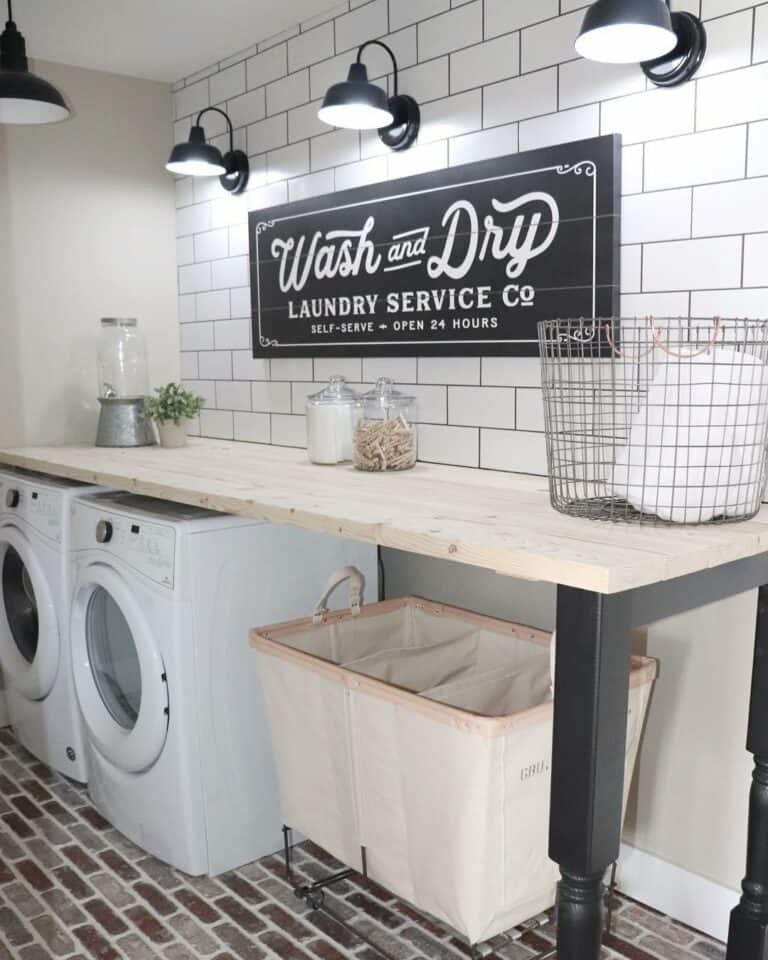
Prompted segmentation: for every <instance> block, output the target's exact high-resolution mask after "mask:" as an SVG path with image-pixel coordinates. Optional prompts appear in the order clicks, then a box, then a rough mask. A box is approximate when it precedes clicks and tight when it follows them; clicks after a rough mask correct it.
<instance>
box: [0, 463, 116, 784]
mask: <svg viewBox="0 0 768 960" xmlns="http://www.w3.org/2000/svg"><path fill="white" fill-rule="evenodd" d="M95 489H97V488H95V487H91V486H86V485H85V484H79V483H77V482H76V481H72V480H61V479H59V478H56V477H48V476H44V475H42V474H34V473H30V472H28V471H22V470H12V469H7V468H6V469H3V470H2V471H0V580H1V581H2V589H0V667H1V668H2V672H3V676H4V682H5V688H6V690H5V693H6V699H7V706H8V715H9V720H10V723H11V725H12V727H13V730H14V733H15V735H16V738H17V739H18V741H19V742H20V743H21V744H22V745H23V746H24V747H26V748H27V750H29V752H30V753H32V754H33V755H34V756H36V757H37V758H38V759H40V760H42V761H43V762H44V763H46V764H48V765H49V766H50V767H53V768H54V769H55V770H58V771H60V772H61V773H63V774H65V775H66V776H68V777H70V778H72V779H73V780H78V781H80V782H85V781H86V779H87V768H86V762H85V749H84V743H85V741H84V737H83V727H82V721H81V719H80V714H79V711H78V709H77V701H76V699H75V693H74V686H73V682H72V666H71V656H70V652H69V619H70V611H69V599H70V588H71V584H70V569H69V559H68V550H69V516H70V503H71V500H72V498H73V497H74V496H76V495H77V494H79V493H83V492H87V491H93V490H95Z"/></svg>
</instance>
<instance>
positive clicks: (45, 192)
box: [0, 62, 179, 444]
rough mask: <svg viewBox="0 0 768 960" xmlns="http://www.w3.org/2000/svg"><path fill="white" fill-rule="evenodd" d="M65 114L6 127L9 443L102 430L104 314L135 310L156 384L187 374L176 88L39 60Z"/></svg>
mask: <svg viewBox="0 0 768 960" xmlns="http://www.w3.org/2000/svg"><path fill="white" fill-rule="evenodd" d="M33 69H36V70H37V71H38V72H39V73H41V74H42V75H43V76H45V77H46V78H47V79H49V80H51V81H52V82H53V83H55V84H56V85H57V86H58V87H59V88H60V89H61V90H62V92H63V93H64V95H65V97H66V98H67V100H68V101H69V103H70V104H71V105H72V107H73V111H74V115H73V117H72V118H71V119H70V120H68V121H67V122H65V123H61V124H54V125H51V126H42V127H10V126H6V127H0V223H1V224H2V229H0V290H2V295H1V296H0V337H1V338H2V339H1V341H0V343H1V347H0V443H2V444H9V443H21V442H24V443H42V442H57V443H60V442H65V441H76V440H82V441H88V440H91V439H92V438H93V437H94V435H95V429H96V418H97V410H98V404H97V403H96V365H95V364H96V336H97V332H98V325H99V318H100V317H102V316H110V315H111V316H135V317H137V318H138V319H139V321H140V323H141V326H142V327H143V329H144V332H145V335H146V337H147V343H148V348H149V357H150V375H151V378H152V381H153V383H160V382H163V381H167V380H171V379H178V376H179V343H178V326H177V322H176V320H177V317H176V250H175V209H174V183H173V178H172V177H171V176H169V175H168V174H167V173H166V172H165V170H164V169H163V163H164V161H165V158H166V156H167V153H168V151H169V150H170V147H171V137H172V134H171V130H170V127H169V122H168V119H169V117H170V115H171V96H170V90H169V88H168V87H167V86H166V85H165V84H159V83H153V82H150V81H146V80H135V79H131V78H127V77H118V76H113V75H111V74H105V73H97V72H94V71H90V70H81V69H77V68H73V67H65V66H60V65H58V64H49V63H39V62H38V63H37V64H35V65H34V67H33Z"/></svg>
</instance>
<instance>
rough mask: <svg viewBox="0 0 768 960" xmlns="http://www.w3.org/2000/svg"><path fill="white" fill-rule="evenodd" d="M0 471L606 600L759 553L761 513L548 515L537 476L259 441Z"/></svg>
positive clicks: (19, 454)
mask: <svg viewBox="0 0 768 960" xmlns="http://www.w3.org/2000/svg"><path fill="white" fill-rule="evenodd" d="M0 463H4V464H8V465H12V466H17V467H24V468H26V469H28V470H37V471H41V472H44V473H50V474H54V475H56V476H60V477H68V478H70V479H75V480H83V481H87V482H90V483H99V484H104V485H106V486H111V487H115V488H117V489H121V490H129V491H132V492H134V493H140V494H144V495H146V496H152V497H159V498H161V499H164V500H172V501H176V502H178V503H186V504H195V505H198V506H203V507H207V508H209V509H213V510H219V511H221V512H224V513H233V514H239V515H241V516H247V517H255V518H259V519H266V520H272V521H274V522H277V523H290V524H294V525H295V526H299V527H304V528H306V529H309V530H320V531H325V532H328V533H334V534H338V535H340V536H344V537H349V538H352V539H355V540H363V541H366V542H369V543H376V544H380V545H382V546H386V547H396V548H398V549H401V550H407V551H410V552H412V553H418V554H423V555H425V556H431V557H442V558H444V559H447V560H453V561H456V562H459V563H467V564H471V565H473V566H475V567H482V568H485V569H488V570H494V571H497V572H499V573H503V574H508V575H510V576H514V577H523V578H525V579H529V580H542V581H548V582H550V583H560V584H565V585H567V586H573V587H580V588H582V589H585V590H595V591H598V592H601V593H618V592H620V591H623V590H628V589H631V588H634V587H642V586H647V585H648V584H652V583H658V582H661V581H665V580H671V579H673V578H674V577H679V576H683V575H685V574H688V573H695V572H698V571H701V570H706V569H709V568H712V567H716V566H719V565H721V564H724V563H728V562H730V561H733V560H739V559H742V558H744V557H751V556H755V555H757V554H761V553H765V552H766V551H768V510H767V509H766V508H763V510H762V512H761V513H760V515H759V516H758V517H757V518H756V519H754V520H749V521H747V522H744V523H734V524H725V525H714V526H713V525H710V526H701V527H650V526H648V527H646V526H642V527H641V526H632V525H628V524H613V523H605V522H596V521H590V520H580V519H575V518H572V517H565V516H563V515H561V514H559V513H557V512H556V511H555V510H553V509H552V507H551V506H550V503H549V493H548V491H547V483H546V480H543V479H537V478H533V477H525V476H519V475H514V474H506V473H495V472H491V471H487V470H469V469H464V468H460V467H442V466H432V465H430V464H422V463H419V464H417V466H416V467H415V468H414V469H413V470H409V471H405V472H402V473H381V474H372V473H363V472H360V471H357V470H355V469H353V468H352V467H351V466H349V465H343V466H337V467H320V466H314V465H312V464H310V463H309V462H308V461H307V456H306V452H305V451H304V450H292V449H284V448H281V447H272V446H264V445H261V444H250V443H236V442H232V441H224V440H191V441H190V443H189V446H188V447H185V448H182V449H180V450H168V449H161V448H159V447H137V448H133V449H110V448H103V447H102V448H96V447H92V446H66V447H20V448H17V449H9V450H2V451H0Z"/></svg>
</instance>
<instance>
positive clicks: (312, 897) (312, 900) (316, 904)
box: [307, 890, 325, 910]
mask: <svg viewBox="0 0 768 960" xmlns="http://www.w3.org/2000/svg"><path fill="white" fill-rule="evenodd" d="M324 903H325V894H324V893H323V891H322V890H317V891H315V892H314V893H310V894H309V896H308V897H307V904H308V905H309V906H310V907H311V908H312V909H313V910H319V909H320V907H322V905H323V904H324Z"/></svg>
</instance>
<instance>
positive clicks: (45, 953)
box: [0, 729, 724, 960]
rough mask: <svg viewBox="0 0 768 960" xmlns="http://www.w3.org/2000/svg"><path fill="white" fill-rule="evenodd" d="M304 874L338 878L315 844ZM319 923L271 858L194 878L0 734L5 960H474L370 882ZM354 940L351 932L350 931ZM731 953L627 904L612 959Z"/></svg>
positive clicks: (348, 890) (301, 869) (501, 946)
mask: <svg viewBox="0 0 768 960" xmlns="http://www.w3.org/2000/svg"><path fill="white" fill-rule="evenodd" d="M295 861H296V870H297V874H298V875H299V876H300V877H302V878H304V879H316V878H318V877H320V876H323V875H324V874H326V873H327V871H328V869H329V867H330V868H334V866H338V865H337V864H335V862H334V861H333V860H332V858H330V857H329V856H328V854H326V853H325V852H324V851H323V850H320V849H319V848H317V847H315V846H314V845H313V844H311V843H305V844H303V845H302V846H301V847H300V848H298V849H297V850H296V857H295ZM326 904H327V906H328V909H329V910H330V911H331V912H332V913H333V914H334V915H335V917H337V918H341V919H342V920H343V921H344V922H345V924H346V925H344V924H341V923H339V922H338V920H337V919H335V918H334V916H330V915H329V914H327V913H326V912H324V911H323V912H317V911H310V910H308V908H307V907H306V906H304V904H302V903H301V902H300V901H298V900H297V899H296V898H295V897H294V895H293V892H292V890H291V888H290V887H289V886H288V884H287V883H286V882H285V876H284V871H283V866H282V861H281V859H280V858H279V857H267V858H266V859H264V860H261V861H259V862H258V863H252V864H248V865H247V866H245V867H241V868H240V869H239V870H236V871H233V872H231V873H227V874H224V875H223V876H219V877H216V878H215V879H210V878H206V877H203V878H200V877H197V878H195V877H188V876H186V875H185V874H183V873H180V872H179V871H177V870H173V869H172V868H170V867H168V866H166V865H165V864H163V863H160V862H159V861H158V860H155V859H154V858H153V857H150V856H147V854H146V853H145V852H144V851H143V850H140V849H139V848H138V847H136V846H134V845H133V844H132V843H130V842H129V841H128V840H126V839H125V837H123V836H122V835H121V834H120V833H118V832H117V831H116V830H113V829H112V828H111V827H110V826H109V824H108V823H106V822H105V821H104V820H103V819H102V818H101V817H100V816H99V814H98V813H97V812H96V811H95V810H94V809H93V807H92V806H90V804H89V802H88V796H87V793H86V791H85V790H84V789H82V788H79V787H76V786H73V785H72V784H70V783H69V782H68V781H66V780H64V779H62V778H60V777H58V776H56V775H54V774H51V772H50V771H49V770H48V769H47V768H46V767H45V766H43V765H42V764H40V763H38V762H37V761H36V760H35V759H34V757H32V756H30V755H29V754H28V753H27V752H26V751H25V750H24V749H23V748H20V747H19V746H17V744H16V743H15V742H14V739H13V736H12V734H11V732H10V731H9V730H7V729H5V730H0V960H48V958H52V960H154V958H157V960H193V958H194V960H198V958H202V960H262V958H264V960H272V958H274V957H279V958H281V960H318V958H319V960H381V956H380V954H379V953H378V952H377V951H376V950H374V949H373V948H372V947H371V946H370V944H371V943H373V944H376V945H378V946H379V947H380V948H381V950H383V951H384V952H385V953H386V955H388V956H389V957H391V958H392V960H462V958H463V960H466V958H467V956H468V951H467V948H466V947H465V946H464V945H463V944H462V943H461V941H459V940H458V939H457V938H456V937H455V936H454V935H453V934H452V932H451V931H450V930H448V929H447V928H446V927H444V926H443V925H442V924H439V923H437V922H435V921H433V920H431V919H429V918H427V917H423V916H421V915H420V914H418V913H417V912H416V911H414V910H413V909H412V908H411V907H409V906H408V905H407V904H405V903H402V902H401V901H399V900H397V899H396V898H395V897H393V896H391V895H390V894H389V893H387V892H386V891H385V890H382V889H381V888H378V887H376V886H372V887H368V886H367V885H366V883H365V881H364V880H363V878H362V877H353V878H352V879H351V880H349V881H345V882H344V883H342V884H339V885H338V886H336V887H334V889H333V891H332V892H331V891H328V892H327V895H326ZM350 928H351V929H350ZM515 937H516V938H517V939H514V940H513V939H510V938H497V940H496V941H494V942H493V944H492V946H493V953H492V954H491V960H529V958H531V957H535V956H537V955H538V954H539V953H541V952H546V951H549V950H551V948H552V943H553V937H554V930H553V927H552V925H551V924H549V925H547V926H545V927H542V928H540V929H538V930H536V931H535V932H528V933H522V935H521V931H516V932H515ZM723 955H724V951H723V948H722V946H721V945H720V944H718V943H715V942H714V941H713V940H710V939H708V938H707V937H704V936H702V935H701V934H699V933H696V932H695V931H693V930H690V929H688V928H687V927H684V926H681V925H680V924H676V923H674V922H673V921H671V920H669V919H668V918H666V917H663V916H660V915H659V914H657V913H655V912H653V911H651V910H649V909H647V908H645V907H642V906H640V905H639V904H636V903H633V902H632V901H629V900H627V899H624V898H622V897H618V898H617V908H616V914H615V918H614V927H613V934H612V936H611V937H609V938H608V941H607V945H606V948H605V950H604V957H605V958H613V960H615V958H619V957H623V958H626V960H660V958H663V960H719V958H722V957H723Z"/></svg>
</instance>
